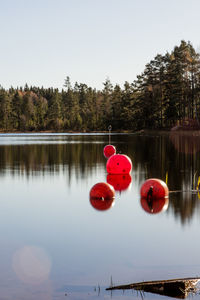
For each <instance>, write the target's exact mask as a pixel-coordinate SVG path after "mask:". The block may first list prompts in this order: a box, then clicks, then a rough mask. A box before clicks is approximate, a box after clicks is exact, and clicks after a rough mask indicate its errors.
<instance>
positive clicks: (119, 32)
mask: <svg viewBox="0 0 200 300" xmlns="http://www.w3.org/2000/svg"><path fill="white" fill-rule="evenodd" d="M182 39H184V40H185V41H190V42H191V43H192V45H193V46H194V48H195V49H196V50H199V49H200V0H0V85H1V86H3V87H4V88H6V89H7V88H9V87H11V86H13V87H17V86H24V85H25V84H26V83H27V84H28V85H29V86H30V85H33V86H39V87H41V86H44V87H54V88H59V89H61V88H62V87H63V84H64V79H65V78H66V76H69V77H70V79H71V82H72V84H74V83H75V82H76V81H77V82H78V83H85V84H87V85H88V86H91V87H93V88H97V89H102V88H103V84H102V83H103V82H105V80H106V78H109V79H110V80H111V82H112V84H113V85H115V84H116V83H118V84H120V85H121V86H122V87H123V84H124V82H125V81H128V82H129V83H131V82H133V81H134V80H135V79H136V76H137V75H139V74H141V73H142V72H143V70H144V67H145V64H147V63H148V62H149V61H150V60H151V59H153V58H154V57H155V56H156V55H157V54H158V53H160V54H163V55H164V54H165V53H166V51H169V52H171V51H172V50H173V48H174V46H176V45H179V44H180V41H181V40H182Z"/></svg>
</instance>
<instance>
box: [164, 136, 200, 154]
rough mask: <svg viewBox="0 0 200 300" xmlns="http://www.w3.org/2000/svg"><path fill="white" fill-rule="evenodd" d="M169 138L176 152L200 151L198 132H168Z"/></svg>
mask: <svg viewBox="0 0 200 300" xmlns="http://www.w3.org/2000/svg"><path fill="white" fill-rule="evenodd" d="M170 140H171V142H172V143H173V145H174V147H175V149H176V150H177V151H178V152H182V153H185V154H195V153H197V152H199V151H200V134H199V132H193V131H189V132H188V131H183V132H181V133H180V132H176V131H171V132H170Z"/></svg>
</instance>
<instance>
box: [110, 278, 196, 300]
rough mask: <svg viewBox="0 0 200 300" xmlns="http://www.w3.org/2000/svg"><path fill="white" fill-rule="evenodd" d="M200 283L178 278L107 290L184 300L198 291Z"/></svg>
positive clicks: (120, 286)
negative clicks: (141, 292)
mask: <svg viewBox="0 0 200 300" xmlns="http://www.w3.org/2000/svg"><path fill="white" fill-rule="evenodd" d="M199 281H200V277H197V278H176V279H168V280H155V281H143V282H137V283H130V284H126V285H118V286H110V287H109V288H107V289H106V290H126V289H135V290H140V291H144V292H150V293H155V294H160V295H166V296H171V297H175V298H180V299H184V298H186V297H187V295H188V293H189V292H195V291H196V289H195V288H196V284H197V283H198V282H199Z"/></svg>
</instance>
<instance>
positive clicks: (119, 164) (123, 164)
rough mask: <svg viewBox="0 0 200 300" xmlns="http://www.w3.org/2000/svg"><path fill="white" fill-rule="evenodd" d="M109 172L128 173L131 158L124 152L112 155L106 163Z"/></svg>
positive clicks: (130, 167) (130, 166)
mask: <svg viewBox="0 0 200 300" xmlns="http://www.w3.org/2000/svg"><path fill="white" fill-rule="evenodd" d="M106 169H107V172H108V173H109V174H128V173H130V172H131V170H132V162H131V159H130V158H129V157H128V156H127V155H124V154H115V155H112V156H111V157H110V158H109V159H108V161H107V164H106Z"/></svg>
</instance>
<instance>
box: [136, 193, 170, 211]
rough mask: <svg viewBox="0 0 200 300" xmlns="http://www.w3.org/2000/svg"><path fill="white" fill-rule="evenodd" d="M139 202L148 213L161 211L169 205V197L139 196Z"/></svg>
mask: <svg viewBox="0 0 200 300" xmlns="http://www.w3.org/2000/svg"><path fill="white" fill-rule="evenodd" d="M140 203H141V206H142V208H143V209H144V210H145V211H146V212H147V213H150V214H157V213H161V212H162V211H166V210H167V208H168V205H169V198H165V197H163V198H159V199H155V198H151V199H148V198H147V197H141V199H140Z"/></svg>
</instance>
